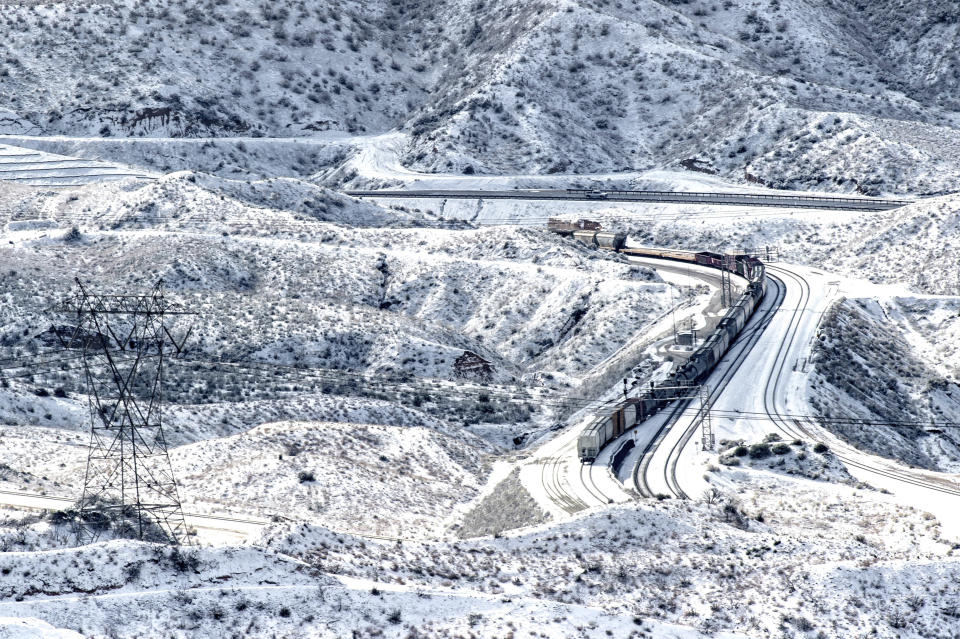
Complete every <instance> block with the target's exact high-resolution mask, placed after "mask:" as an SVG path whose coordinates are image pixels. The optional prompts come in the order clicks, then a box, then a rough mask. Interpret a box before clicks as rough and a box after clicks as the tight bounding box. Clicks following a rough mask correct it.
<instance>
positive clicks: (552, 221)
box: [547, 217, 603, 235]
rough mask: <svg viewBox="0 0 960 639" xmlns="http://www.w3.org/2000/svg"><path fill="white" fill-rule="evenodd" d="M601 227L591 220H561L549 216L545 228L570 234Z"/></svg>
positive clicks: (597, 229)
mask: <svg viewBox="0 0 960 639" xmlns="http://www.w3.org/2000/svg"><path fill="white" fill-rule="evenodd" d="M602 228H603V226H601V225H600V223H599V222H594V221H593V220H576V221H571V220H562V219H560V218H558V217H551V218H549V219H548V220H547V230H548V231H553V232H554V233H560V234H563V235H572V234H573V232H574V231H599V230H601V229H602Z"/></svg>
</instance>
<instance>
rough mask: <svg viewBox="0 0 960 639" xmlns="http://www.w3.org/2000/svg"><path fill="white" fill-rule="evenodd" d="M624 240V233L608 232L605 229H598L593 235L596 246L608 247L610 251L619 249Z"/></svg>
mask: <svg viewBox="0 0 960 639" xmlns="http://www.w3.org/2000/svg"><path fill="white" fill-rule="evenodd" d="M626 241H627V234H626V233H608V232H606V231H598V232H597V234H596V235H595V236H594V242H596V244H597V246H599V247H600V248H605V249H610V250H612V251H619V250H620V249H622V248H623V245H624V243H625V242H626Z"/></svg>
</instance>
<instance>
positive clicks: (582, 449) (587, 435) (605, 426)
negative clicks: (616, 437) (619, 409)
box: [577, 416, 613, 462]
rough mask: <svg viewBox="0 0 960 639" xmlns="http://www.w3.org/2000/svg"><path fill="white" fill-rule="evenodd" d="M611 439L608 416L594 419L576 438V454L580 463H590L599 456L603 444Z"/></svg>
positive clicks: (610, 426) (611, 429)
mask: <svg viewBox="0 0 960 639" xmlns="http://www.w3.org/2000/svg"><path fill="white" fill-rule="evenodd" d="M612 438H613V428H612V424H611V421H610V418H609V416H604V417H600V418H598V419H596V420H595V421H594V422H593V423H591V424H590V426H588V427H587V428H586V429H584V431H583V432H582V433H580V437H578V438H577V453H578V454H579V456H580V461H582V462H592V461H593V460H595V459H596V458H597V455H599V454H600V449H601V448H603V446H604V444H606V443H607V442H609V441H610V440H611V439H612Z"/></svg>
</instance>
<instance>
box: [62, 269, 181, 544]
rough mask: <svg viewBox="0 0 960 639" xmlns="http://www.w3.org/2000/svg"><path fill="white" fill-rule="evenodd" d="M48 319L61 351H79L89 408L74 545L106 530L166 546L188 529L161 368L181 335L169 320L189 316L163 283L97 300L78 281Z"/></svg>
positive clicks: (178, 348)
mask: <svg viewBox="0 0 960 639" xmlns="http://www.w3.org/2000/svg"><path fill="white" fill-rule="evenodd" d="M76 282H77V291H76V292H75V293H74V294H73V295H72V296H70V297H68V298H66V299H64V300H62V301H61V302H59V303H58V304H57V305H55V306H54V308H53V309H52V311H51V312H52V314H54V315H56V316H57V317H58V318H59V319H60V320H61V322H63V323H62V324H61V325H60V326H55V327H54V331H55V333H56V335H57V336H58V338H59V339H60V342H61V344H62V345H63V346H64V347H65V348H69V349H76V350H79V351H81V353H82V357H83V370H84V376H85V378H86V385H87V395H88V401H89V408H90V449H89V453H88V457H87V470H86V476H85V478H84V482H83V494H82V496H81V499H80V505H79V509H78V510H79V515H78V516H77V518H76V520H75V525H76V530H77V537H78V541H79V542H80V543H91V542H93V541H96V540H97V539H98V537H99V536H100V535H101V534H102V533H103V532H104V531H105V530H106V529H107V528H110V527H113V528H114V529H115V530H116V531H117V532H118V533H119V534H122V535H125V536H131V537H136V538H137V539H141V540H148V541H161V542H166V543H171V544H181V543H186V542H187V538H186V535H187V528H186V523H185V521H184V517H183V509H182V507H181V503H180V497H179V494H178V491H177V483H176V480H175V479H174V475H173V467H172V465H171V463H170V456H169V454H168V453H167V443H166V439H165V437H164V433H163V425H162V422H161V404H162V400H163V367H164V364H165V362H166V360H167V359H169V358H171V357H175V356H176V355H179V354H180V353H181V351H182V350H183V346H184V344H185V343H186V341H187V338H188V337H189V335H190V330H191V329H190V328H189V327H188V328H186V330H185V331H183V335H182V337H179V338H175V337H174V333H175V332H180V331H178V330H177V327H175V326H174V324H175V323H176V322H175V320H176V319H181V318H182V317H184V316H193V315H195V313H193V312H189V311H185V310H183V309H181V308H180V307H178V306H176V305H174V304H171V303H170V302H169V301H168V300H167V299H166V297H165V296H164V294H163V288H162V287H163V282H162V281H161V282H159V283H157V285H156V287H154V289H153V291H151V292H150V293H149V294H146V295H100V294H94V293H91V292H89V291H88V290H87V289H86V288H85V287H84V286H83V284H82V283H81V282H80V280H79V279H78V280H76Z"/></svg>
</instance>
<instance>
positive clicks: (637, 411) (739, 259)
mask: <svg viewBox="0 0 960 639" xmlns="http://www.w3.org/2000/svg"><path fill="white" fill-rule="evenodd" d="M548 228H551V225H550V224H549V223H548ZM551 230H553V231H555V232H559V233H563V232H564V231H562V230H560V229H559V228H556V227H554V228H551ZM567 234H572V235H573V237H574V239H576V240H577V241H580V242H583V243H585V244H588V245H590V246H593V247H596V248H601V249H606V250H611V251H616V252H619V253H623V254H625V255H635V256H637V257H656V258H660V259H669V260H675V261H679V262H687V263H691V264H701V265H703V266H709V267H711V268H716V269H722V270H726V271H729V272H731V273H736V274H737V275H740V276H741V277H743V278H745V279H746V280H748V282H749V283H748V285H747V288H746V289H745V290H744V291H743V293H741V294H740V295H739V297H738V298H737V300H736V301H735V302H734V304H733V305H732V306H731V307H730V308H729V309H727V312H726V313H725V314H724V316H723V318H722V319H721V320H720V322H719V323H718V324H717V326H716V328H715V329H714V330H713V331H712V332H711V333H710V335H709V336H708V337H707V338H706V339H705V340H704V342H703V344H701V345H700V346H699V347H698V348H697V349H696V350H695V351H693V353H692V354H691V355H690V357H689V358H688V359H687V361H686V362H684V363H683V365H681V366H680V367H678V368H677V369H676V370H674V371H673V372H671V373H670V374H669V375H668V376H667V378H666V379H664V380H663V381H661V382H660V383H658V384H651V387H650V388H649V389H647V390H645V391H643V392H642V393H641V394H640V395H639V396H638V397H629V398H626V399H624V400H623V401H621V402H619V403H617V404H616V405H615V406H614V407H613V409H612V411H611V412H605V413H604V414H602V415H599V416H597V417H596V419H594V420H593V422H591V424H590V425H589V426H588V427H587V428H586V429H584V431H583V432H582V433H581V434H580V437H579V438H578V439H577V452H578V454H579V456H580V461H581V462H584V463H589V462H592V461H593V460H595V459H596V458H597V455H599V454H600V450H601V449H602V448H603V447H604V446H605V445H606V444H608V443H609V442H611V441H612V440H614V439H616V438H617V437H619V436H620V435H622V434H623V433H624V432H626V431H627V430H629V429H630V428H633V427H634V426H636V425H637V424H639V423H640V422H642V421H643V420H645V419H647V418H648V417H650V416H651V415H654V414H656V413H657V412H659V411H661V410H662V409H663V408H664V407H666V406H667V405H668V404H670V403H671V402H673V401H674V400H675V399H676V398H677V397H678V396H681V395H684V396H685V394H684V393H683V392H682V389H683V388H684V387H688V386H692V385H694V384H698V383H700V382H701V381H703V380H704V379H705V378H706V377H708V376H709V375H710V371H712V370H713V367H714V366H716V364H717V362H719V361H720V360H721V359H722V358H723V356H724V354H726V352H727V349H728V348H729V347H730V345H731V344H732V343H733V341H734V340H735V339H736V337H737V335H739V334H740V331H742V330H743V327H744V326H746V324H747V321H749V319H750V317H751V316H752V315H753V312H754V311H755V310H756V308H757V306H759V304H760V300H762V299H763V296H764V295H765V294H766V291H767V282H766V276H765V269H764V265H763V262H761V261H760V260H759V259H757V258H756V257H753V256H751V255H745V254H732V253H731V254H723V255H721V254H719V253H711V252H708V251H699V252H693V251H680V250H672V249H658V248H648V247H629V248H627V247H625V246H624V244H625V242H626V236H625V235H624V234H622V233H610V232H605V231H603V230H601V229H590V230H587V229H583V228H582V227H581V228H578V229H577V230H570V231H567Z"/></svg>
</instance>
